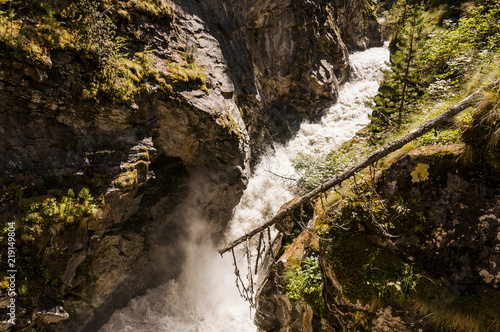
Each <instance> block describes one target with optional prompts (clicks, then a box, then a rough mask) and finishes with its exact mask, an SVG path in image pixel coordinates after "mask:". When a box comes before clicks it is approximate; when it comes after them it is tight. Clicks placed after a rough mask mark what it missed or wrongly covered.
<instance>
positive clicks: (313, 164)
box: [292, 151, 354, 190]
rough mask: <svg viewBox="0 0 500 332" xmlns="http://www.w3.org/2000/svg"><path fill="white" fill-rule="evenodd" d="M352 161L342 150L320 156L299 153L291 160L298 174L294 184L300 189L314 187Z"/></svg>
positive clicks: (342, 169) (352, 158) (351, 157)
mask: <svg viewBox="0 0 500 332" xmlns="http://www.w3.org/2000/svg"><path fill="white" fill-rule="evenodd" d="M353 163H354V157H353V156H351V155H349V154H347V153H344V152H343V151H332V152H330V153H328V154H324V155H320V156H312V155H309V154H305V153H299V154H298V155H297V156H296V157H295V158H294V159H293V160H292V165H293V167H294V168H295V170H296V171H297V172H298V173H299V176H300V177H299V179H298V181H297V182H296V186H297V187H298V188H299V189H301V190H311V189H314V188H316V187H317V186H318V185H320V184H321V183H323V182H325V181H326V180H327V179H329V178H331V177H333V176H334V175H336V174H338V173H340V172H342V171H344V169H346V168H347V167H349V166H350V165H352V164H353Z"/></svg>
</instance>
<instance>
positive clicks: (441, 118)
mask: <svg viewBox="0 0 500 332" xmlns="http://www.w3.org/2000/svg"><path fill="white" fill-rule="evenodd" d="M499 83H500V80H496V81H494V82H491V83H489V84H486V85H485V86H483V87H482V88H480V89H479V90H477V91H476V92H474V93H473V94H471V95H469V96H468V97H466V98H465V99H463V100H461V101H460V102H459V103H457V104H455V105H453V106H450V107H449V108H448V109H446V110H445V111H444V112H443V113H441V114H439V115H438V116H436V117H435V118H433V119H431V120H429V121H427V122H425V123H424V124H422V125H420V126H419V127H418V128H416V129H414V130H413V131H411V132H409V133H408V134H406V135H404V136H403V137H400V138H398V139H396V140H394V141H392V142H390V143H387V144H386V145H384V146H383V147H381V148H380V149H378V150H377V151H375V152H372V153H371V154H370V155H369V156H368V158H366V159H364V160H363V161H361V162H359V163H357V164H356V165H354V166H351V167H350V168H348V169H347V170H345V171H344V172H342V173H340V174H338V175H336V176H334V177H333V178H331V179H330V180H328V181H326V182H324V183H322V184H321V185H320V186H318V187H316V189H314V190H312V191H310V192H308V193H307V194H305V195H303V196H301V197H299V198H297V199H296V200H294V201H293V203H292V204H290V205H288V206H287V207H285V208H283V209H281V210H280V211H279V212H278V213H277V214H276V215H275V216H274V217H273V218H272V219H271V220H269V221H268V222H266V223H265V224H263V225H261V226H259V227H257V228H255V229H253V230H251V231H250V232H248V233H246V234H245V235H243V236H241V237H239V238H238V239H236V240H234V241H232V242H230V243H229V244H227V245H225V246H224V247H221V248H219V249H218V251H219V253H220V254H221V255H222V254H223V253H225V252H226V251H228V250H231V248H233V247H234V246H236V245H238V244H240V243H242V242H244V241H246V240H247V239H250V238H251V237H253V236H254V235H255V234H258V233H259V232H261V231H263V230H265V229H266V228H268V227H270V226H272V225H273V224H275V223H276V222H277V221H279V220H280V219H281V218H283V217H284V216H286V215H287V214H288V213H291V212H292V211H293V210H295V209H296V208H298V207H300V206H301V205H302V204H304V203H305V202H307V201H309V200H311V199H312V198H314V197H316V196H317V195H318V194H320V193H323V192H325V191H327V190H328V189H330V188H332V187H334V186H336V185H338V184H340V183H342V182H343V181H344V180H346V179H348V178H349V177H351V176H353V175H354V174H356V173H358V172H359V171H361V170H362V169H364V168H366V167H368V166H369V165H372V164H373V163H375V162H376V161H378V160H380V159H381V158H383V157H385V156H387V155H388V154H390V153H392V152H394V151H396V150H398V149H400V148H402V147H403V146H404V145H405V144H407V143H409V142H411V141H413V140H414V139H416V138H418V137H420V136H422V135H424V134H426V133H428V132H429V131H431V130H432V129H433V128H436V127H437V126H439V125H441V124H443V123H444V122H446V121H447V120H449V119H451V118H452V117H454V116H455V115H457V114H458V113H460V112H462V111H463V110H465V109H467V108H469V107H471V106H472V105H474V103H475V102H476V99H477V97H478V96H479V95H480V94H481V92H482V91H483V90H485V89H488V88H491V87H493V86H496V85H498V84H499Z"/></svg>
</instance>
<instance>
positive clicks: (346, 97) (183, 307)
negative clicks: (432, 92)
mask: <svg viewBox="0 0 500 332" xmlns="http://www.w3.org/2000/svg"><path fill="white" fill-rule="evenodd" d="M388 60H389V52H388V50H387V48H371V49H369V50H367V51H363V52H357V53H354V54H351V55H350V62H351V67H352V78H351V81H350V82H348V83H345V84H344V85H343V86H342V88H341V91H340V93H339V98H338V103H337V104H335V105H333V106H332V107H331V108H330V109H329V110H328V111H327V112H326V114H325V115H324V116H323V118H322V119H321V121H319V122H316V123H303V124H302V125H301V127H300V130H299V132H298V133H297V134H296V136H295V137H294V138H293V139H292V140H290V141H289V142H288V143H287V144H285V145H278V146H275V147H274V150H273V151H272V152H270V153H269V154H268V155H265V156H263V157H262V159H261V161H260V163H259V164H258V165H257V167H256V169H255V171H254V173H253V175H252V177H251V178H250V180H249V183H248V187H247V189H246V190H245V191H244V193H243V197H242V199H241V201H240V203H239V205H238V206H237V207H236V208H235V210H234V216H233V219H232V220H231V222H230V223H229V227H228V230H227V232H226V238H227V240H228V241H229V240H231V239H234V238H236V237H239V236H241V235H243V234H244V233H245V232H247V231H248V230H250V229H252V228H255V227H256V226H258V225H260V224H262V223H264V222H265V221H267V220H269V218H271V217H272V216H273V215H274V214H275V213H276V212H277V211H278V209H279V208H280V206H281V205H283V204H284V203H285V202H287V201H289V200H290V199H292V198H293V196H292V193H291V192H290V191H289V190H288V188H287V186H284V185H283V184H282V182H280V181H279V180H277V178H276V177H275V176H273V175H272V174H271V173H270V172H269V171H272V172H274V173H278V174H281V175H284V176H288V177H293V174H294V169H293V166H292V162H291V159H293V157H294V156H296V155H297V154H298V153H307V154H318V153H324V152H327V151H329V150H331V149H335V148H338V147H339V146H340V145H341V144H342V143H343V142H345V141H347V140H349V139H350V138H352V137H353V136H354V134H355V133H356V132H357V131H358V130H360V129H361V128H363V127H364V126H365V125H366V124H367V123H368V122H369V119H368V114H369V113H370V111H371V110H370V109H369V108H367V107H366V106H365V103H366V102H367V101H369V100H370V98H372V97H373V96H374V95H375V94H376V92H377V89H378V85H379V83H378V82H379V80H380V78H381V72H380V69H381V68H382V67H383V66H384V64H385V62H386V61H388ZM195 219H196V220H190V229H189V234H190V236H189V239H187V240H186V241H185V242H184V243H183V246H182V247H183V248H179V250H184V251H185V253H186V262H185V263H184V264H185V265H184V266H183V272H182V274H181V275H180V276H179V278H178V279H177V280H171V281H169V282H167V283H165V284H163V285H161V286H159V287H157V288H154V289H150V290H148V291H147V293H146V294H145V295H143V296H140V297H137V298H134V299H132V300H131V301H130V302H129V304H128V306H127V307H125V308H122V309H120V310H117V311H116V312H115V313H114V314H113V315H112V317H111V319H110V321H109V322H108V323H107V324H106V325H104V326H103V327H102V328H101V330H100V331H101V332H118V331H120V332H121V331H124V332H127V331H128V332H132V331H133V332H136V331H144V332H146V331H159V332H160V331H168V332H191V331H192V332H227V331H238V332H250V331H252V332H254V331H255V330H256V327H255V326H254V325H253V323H252V319H251V317H250V314H249V307H248V304H247V303H246V302H244V301H243V300H242V299H241V298H240V297H239V294H238V291H237V289H236V287H235V284H234V274H233V271H234V268H233V267H232V257H230V255H226V256H225V257H224V259H221V258H220V256H219V255H218V253H217V251H216V248H215V246H214V245H213V243H212V241H211V240H210V236H209V235H210V229H209V226H208V223H206V222H204V221H203V220H198V219H199V218H195ZM243 274H244V273H243Z"/></svg>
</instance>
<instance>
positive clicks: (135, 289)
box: [0, 0, 380, 331]
mask: <svg viewBox="0 0 500 332" xmlns="http://www.w3.org/2000/svg"><path fill="white" fill-rule="evenodd" d="M328 5H329V2H328V1H323V0H315V1H305V0H304V1H267V0H266V1H264V0H263V1H257V2H255V1H236V2H234V1H232V2H231V1H226V0H209V1H195V0H189V1H188V0H182V1H181V0H176V1H174V8H175V22H174V26H169V23H168V22H166V21H162V20H161V19H160V20H155V19H151V18H148V17H146V16H144V15H139V16H132V18H129V19H128V20H127V21H126V22H124V21H122V22H117V27H118V30H119V34H120V35H121V36H122V37H125V38H126V39H128V41H129V43H128V44H127V48H128V49H127V50H128V51H130V52H132V53H133V52H135V51H137V50H141V49H143V46H144V45H146V44H148V45H150V46H151V49H152V54H153V58H154V66H155V68H156V69H157V70H159V71H160V72H161V73H163V74H164V75H168V68H167V67H166V65H165V64H168V63H169V62H178V61H179V57H180V55H179V54H180V52H189V53H190V54H192V56H193V57H194V59H195V61H196V64H197V65H198V66H199V67H202V68H203V69H204V71H205V73H206V75H207V80H206V91H202V90H196V89H190V88H183V89H178V90H176V89H174V90H175V91H173V92H172V93H171V94H166V93H164V92H161V91H159V90H155V89H153V90H152V91H150V93H149V94H147V95H145V96H141V97H140V98H137V99H135V100H134V102H130V103H114V102H112V101H101V102H92V101H85V100H81V99H79V98H74V92H75V90H79V89H81V85H82V84H83V81H84V79H85V77H86V75H87V73H86V72H85V70H86V69H85V67H84V66H83V64H82V58H81V57H80V55H79V54H77V53H75V52H72V51H54V52H52V53H50V54H47V55H46V58H45V62H44V63H43V64H41V63H39V62H37V63H34V62H31V61H29V60H28V59H23V58H22V57H21V58H19V57H13V56H12V55H10V54H8V53H2V54H1V57H0V60H1V61H0V113H1V116H0V135H1V139H0V168H1V169H2V172H1V173H0V184H1V185H2V186H10V185H12V184H15V185H17V186H19V187H22V188H24V195H25V196H27V197H41V198H43V197H45V195H46V194H47V193H50V192H51V191H52V190H59V189H64V190H66V189H67V188H75V189H79V188H81V187H83V186H89V187H91V188H92V190H93V191H94V193H97V192H99V191H102V192H103V193H104V194H105V196H104V201H105V204H104V205H103V206H102V207H101V208H100V210H99V212H98V215H97V219H96V220H82V221H78V222H77V223H75V224H73V225H71V226H69V227H67V228H58V229H55V230H54V231H53V232H51V233H50V234H49V233H46V234H45V235H43V236H42V238H41V239H40V241H38V242H37V243H36V247H37V248H35V249H36V250H35V251H36V252H37V253H38V254H39V258H40V259H41V260H42V261H43V262H45V263H44V264H45V265H46V266H47V268H49V269H50V270H51V271H52V272H53V273H54V275H55V276H56V277H57V278H59V279H60V280H61V281H62V285H63V287H62V294H63V295H62V296H61V297H58V298H56V299H51V300H50V301H49V300H47V301H45V300H43V298H42V299H41V300H40V301H41V302H40V303H38V304H37V305H38V306H39V308H38V309H37V310H38V311H36V312H37V314H36V315H35V322H37V324H39V323H40V324H49V323H50V324H54V323H58V322H59V321H61V322H59V323H58V324H56V325H55V327H54V328H55V329H56V330H61V331H77V330H82V329H85V328H87V330H89V331H90V330H95V329H97V328H98V327H99V326H101V325H102V324H103V323H104V322H106V320H107V319H108V318H109V315H110V314H111V313H112V311H113V310H116V308H118V307H120V306H123V305H125V304H126V303H127V301H128V300H130V298H132V297H133V296H135V295H136V294H140V293H141V292H143V291H144V290H145V289H146V288H148V287H151V286H153V285H155V284H158V283H160V282H164V281H165V280H167V279H168V278H174V277H176V275H178V273H179V272H180V270H179V268H169V269H168V271H166V270H165V269H164V268H163V266H165V265H169V266H181V264H182V260H183V254H182V253H176V252H175V248H176V245H177V243H178V241H179V239H181V238H182V237H183V236H184V233H185V231H184V229H183V224H184V223H185V222H189V217H190V214H189V213H186V211H190V207H191V206H192V204H194V203H196V206H197V208H196V211H197V212H200V213H202V214H203V216H204V218H206V219H208V220H212V221H213V220H217V222H216V223H214V224H215V225H217V227H219V229H215V233H216V234H217V233H218V232H220V231H222V230H223V228H224V225H225V223H226V222H227V221H228V220H229V218H230V216H231V213H232V208H233V207H234V206H235V205H236V204H237V202H238V200H239V197H240V196H241V192H242V190H243V189H244V187H245V183H246V178H247V176H248V174H249V171H250V168H249V163H250V158H251V154H252V153H253V154H254V155H257V154H258V153H259V152H260V150H261V148H263V147H265V146H266V144H267V143H266V142H269V140H270V139H282V138H284V137H286V136H289V135H290V134H292V133H293V131H294V130H295V129H296V128H297V126H298V124H299V123H300V121H302V120H303V119H305V118H313V117H315V116H317V115H318V114H319V113H320V112H321V110H322V109H323V108H324V107H325V106H326V105H328V104H329V103H331V102H334V101H335V99H336V95H337V92H338V85H339V84H340V83H341V82H343V81H345V80H346V79H347V78H348V71H349V70H348V46H349V47H351V46H353V47H363V46H369V45H375V44H378V43H379V40H380V35H379V34H378V32H377V31H378V30H377V27H376V24H377V23H376V19H375V18H374V17H372V16H370V17H369V18H368V19H367V18H366V17H364V18H363V19H362V20H361V18H360V17H357V18H356V20H358V22H357V23H356V26H357V27H362V28H360V29H358V30H357V32H359V31H361V30H363V32H362V33H361V34H360V35H359V38H360V39H363V41H361V42H359V43H356V42H354V41H353V40H350V41H349V43H347V46H346V43H344V41H343V39H342V38H343V37H342V34H341V32H340V31H339V25H338V22H337V21H338V20H339V19H340V16H339V15H341V14H335V13H334V12H333V11H332V10H331V8H330V7H328ZM328 8H330V9H328ZM335 15H337V16H335ZM370 29H372V30H374V32H373V33H372V32H370V33H368V31H369V30H370ZM138 36H139V37H138ZM353 38H354V37H353ZM355 39H356V38H355ZM366 40H369V41H370V42H366ZM2 204H3V205H4V206H6V208H5V209H4V211H6V213H7V214H6V216H7V218H8V217H9V216H10V215H11V214H10V213H11V211H10V210H9V208H8V206H9V204H13V202H12V201H10V202H9V201H2ZM217 227H215V228H217ZM165 253H170V254H168V255H166V254H165ZM174 263H175V264H174ZM63 300H64V308H65V310H66V311H67V312H68V313H69V318H68V316H67V315H66V314H62V315H59V314H57V313H58V312H60V311H61V310H62V311H64V310H63V309H61V310H60V309H59V308H60V305H61V304H62V301H63ZM54 308H56V309H57V310H56V309H54ZM19 318H20V320H19V322H20V324H21V325H24V326H30V324H32V321H31V318H30V317H28V316H24V317H23V316H20V317H19ZM21 325H20V326H21Z"/></svg>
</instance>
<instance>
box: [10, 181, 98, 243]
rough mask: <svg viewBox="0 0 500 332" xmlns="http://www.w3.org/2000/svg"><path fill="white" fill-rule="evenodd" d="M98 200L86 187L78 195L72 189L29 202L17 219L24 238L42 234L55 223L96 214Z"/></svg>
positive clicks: (64, 222)
mask: <svg viewBox="0 0 500 332" xmlns="http://www.w3.org/2000/svg"><path fill="white" fill-rule="evenodd" d="M98 206H99V202H98V201H97V200H96V199H95V198H94V197H92V195H91V194H90V192H89V190H88V188H82V189H81V190H80V192H79V193H78V195H75V193H74V191H73V190H72V189H69V190H68V193H67V195H66V196H62V197H60V198H59V199H56V198H54V197H49V198H46V199H45V200H43V201H40V202H32V203H29V204H28V205H27V206H26V207H24V208H23V209H24V210H25V214H24V215H23V216H22V217H21V218H19V219H18V221H19V222H20V223H21V225H22V226H23V230H24V232H23V233H24V234H23V235H24V236H25V237H26V239H28V238H33V237H34V236H37V235H40V234H42V232H44V231H48V230H50V228H51V227H52V226H55V225H65V224H71V223H74V222H76V221H81V220H83V219H87V218H94V217H95V216H96V214H97V210H98Z"/></svg>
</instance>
